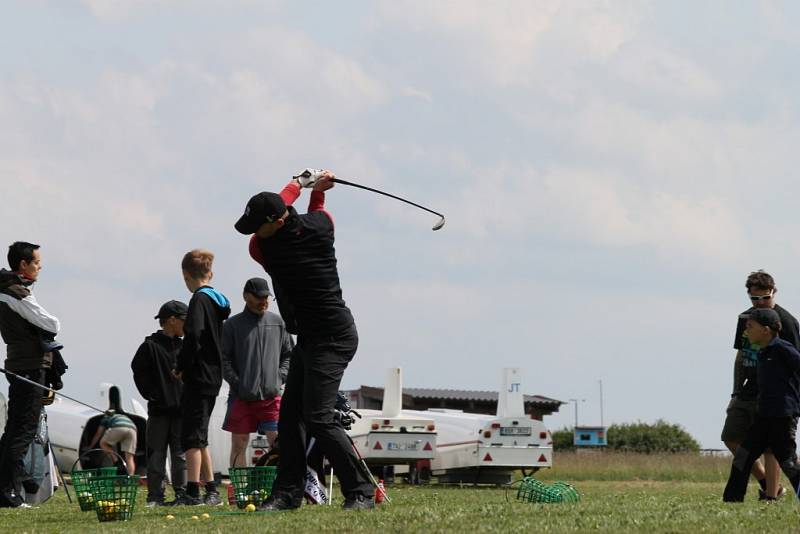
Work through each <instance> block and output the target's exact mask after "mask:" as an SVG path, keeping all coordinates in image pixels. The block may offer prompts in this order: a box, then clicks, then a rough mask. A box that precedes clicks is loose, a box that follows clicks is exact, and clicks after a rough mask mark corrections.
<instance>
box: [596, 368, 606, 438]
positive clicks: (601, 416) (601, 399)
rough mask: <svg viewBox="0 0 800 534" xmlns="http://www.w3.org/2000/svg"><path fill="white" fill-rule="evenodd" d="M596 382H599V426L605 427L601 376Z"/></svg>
mask: <svg viewBox="0 0 800 534" xmlns="http://www.w3.org/2000/svg"><path fill="white" fill-rule="evenodd" d="M598 382H600V426H601V427H603V428H605V427H606V425H604V424H603V379H602V378H601V379H600V380H598Z"/></svg>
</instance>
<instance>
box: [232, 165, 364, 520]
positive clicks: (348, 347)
mask: <svg viewBox="0 0 800 534" xmlns="http://www.w3.org/2000/svg"><path fill="white" fill-rule="evenodd" d="M333 178H334V175H333V174H332V173H330V172H328V171H325V172H323V173H322V174H321V175H320V177H319V179H318V180H317V181H316V182H314V181H312V180H309V179H307V178H304V177H295V179H294V180H292V181H291V182H290V183H289V184H288V185H286V187H284V188H283V191H281V193H280V195H278V194H275V193H259V194H257V195H255V196H253V197H252V198H251V199H250V201H249V202H248V203H247V207H246V208H245V213H244V215H242V217H241V218H240V219H239V220H238V221H237V222H236V224H235V228H236V230H237V231H239V232H240V233H243V234H253V237H252V238H251V239H250V256H251V257H252V258H253V259H254V260H256V261H257V262H258V263H259V264H261V266H263V268H264V270H265V271H266V272H268V273H269V275H270V277H272V286H273V289H274V290H275V297H276V300H277V302H278V306H279V307H280V312H281V316H282V317H283V319H284V321H285V322H286V328H287V329H288V330H289V332H291V333H293V334H297V345H296V346H295V349H294V352H293V353H292V359H291V365H290V367H289V376H288V377H287V379H286V389H285V391H284V394H283V398H282V399H281V412H280V421H279V422H278V431H279V433H280V443H281V455H280V460H279V464H278V476H277V478H276V480H275V484H274V486H273V490H272V495H271V496H270V498H269V499H267V500H266V501H265V502H264V503H262V505H261V509H263V510H286V509H291V508H297V507H299V506H300V504H301V503H302V500H303V489H304V480H305V475H306V456H305V446H306V430H308V432H310V433H311V434H312V435H313V436H314V437H315V438H316V439H317V442H318V443H319V444H320V446H321V447H322V450H324V451H325V453H326V456H327V457H328V459H329V460H330V462H331V464H332V465H333V470H334V471H335V472H336V474H337V476H338V477H339V481H340V483H341V489H342V493H343V494H344V496H345V502H344V506H343V508H345V509H354V510H359V509H365V508H373V507H374V506H375V504H374V501H373V496H374V494H375V489H374V488H373V487H372V485H371V484H370V482H369V481H368V480H367V478H366V477H365V475H364V474H363V473H362V472H361V471H360V466H359V462H358V458H357V457H356V454H355V452H354V451H353V447H352V445H351V443H350V441H349V440H348V437H347V435H346V434H345V431H344V429H343V428H342V427H341V425H339V424H338V423H337V422H336V420H335V418H334V414H335V409H334V408H335V405H336V394H337V392H338V390H339V385H340V383H341V380H342V376H343V375H344V370H345V369H346V368H347V365H348V364H349V363H350V361H351V360H352V359H353V356H354V355H355V353H356V349H357V348H358V332H357V331H356V327H355V322H354V321H353V316H352V314H351V313H350V310H349V309H348V308H347V306H346V305H345V302H344V300H343V299H342V289H341V287H340V285H339V273H338V271H337V268H336V254H335V250H334V247H333V243H334V235H333V219H332V218H331V216H330V214H329V213H328V212H326V211H325V209H324V206H325V191H327V190H329V189H330V188H332V187H333V186H334V182H333V181H332V179H333ZM301 187H313V191H312V192H311V198H310V200H309V205H308V213H306V214H302V215H301V214H299V213H297V211H296V210H295V209H294V207H292V203H294V201H295V200H297V198H298V197H299V196H300V192H301Z"/></svg>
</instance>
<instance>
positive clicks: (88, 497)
mask: <svg viewBox="0 0 800 534" xmlns="http://www.w3.org/2000/svg"><path fill="white" fill-rule="evenodd" d="M116 474H117V468H116V467H101V468H99V469H83V470H81V469H73V470H72V473H70V477H71V479H72V487H73V488H75V494H76V495H77V496H78V505H79V506H80V507H81V512H91V511H92V510H94V502H95V500H94V495H92V490H91V488H90V487H89V480H91V479H92V478H95V477H108V476H114V475H116Z"/></svg>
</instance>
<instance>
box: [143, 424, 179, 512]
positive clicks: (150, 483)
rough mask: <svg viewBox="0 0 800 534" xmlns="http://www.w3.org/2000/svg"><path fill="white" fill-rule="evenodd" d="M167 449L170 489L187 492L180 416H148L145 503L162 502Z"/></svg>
mask: <svg viewBox="0 0 800 534" xmlns="http://www.w3.org/2000/svg"><path fill="white" fill-rule="evenodd" d="M167 448H169V459H170V467H171V469H170V471H171V475H172V487H173V488H174V489H176V490H177V489H185V488H186V454H185V453H184V452H183V448H182V447H181V416H180V415H149V416H148V417H147V500H149V501H160V500H163V499H164V479H165V478H166V476H167Z"/></svg>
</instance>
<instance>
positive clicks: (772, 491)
mask: <svg viewBox="0 0 800 534" xmlns="http://www.w3.org/2000/svg"><path fill="white" fill-rule="evenodd" d="M745 288H746V289H747V296H748V298H749V299H750V303H751V305H752V306H751V307H750V308H749V309H747V310H746V311H745V312H743V313H742V314H741V315H739V320H738V322H737V324H736V336H735V339H734V344H733V346H734V348H735V349H736V351H737V352H736V360H735V362H734V373H733V375H734V378H733V393H732V395H731V400H730V402H729V403H728V408H727V411H726V417H725V425H724V427H723V429H722V441H724V442H725V445H726V446H727V447H728V449H730V451H731V453H733V454H736V449H737V448H738V447H739V444H740V443H741V442H742V441H744V438H745V436H746V435H747V430H748V429H749V428H750V427H751V426H752V424H753V422H754V421H755V418H756V412H757V409H758V406H757V405H758V402H757V399H758V379H757V378H756V366H757V364H758V351H759V350H760V348H761V347H760V346H759V345H758V344H757V343H754V342H753V341H752V340H750V339H749V338H748V337H747V334H746V332H745V324H746V321H747V317H748V315H749V313H750V312H752V311H753V310H755V309H759V308H768V309H772V310H774V311H775V312H777V314H778V317H780V320H781V331H780V334H779V335H780V337H781V339H784V340H786V341H788V342H789V343H791V344H792V345H793V346H794V347H795V348H796V349H798V350H800V329H799V327H798V322H797V319H795V318H794V317H793V316H792V314H791V313H789V312H788V311H787V310H786V309H784V308H782V307H781V306H779V305H778V304H776V302H775V295H776V293H777V292H778V288H777V287H776V285H775V279H774V278H773V277H772V276H771V275H770V274H769V273H766V272H764V271H762V270H759V271H755V272H752V273H750V274H749V275H748V276H747V280H746V282H745ZM752 475H753V476H754V477H755V478H756V480H758V483H759V485H760V486H761V488H760V489H759V498H761V499H766V498H770V497H780V496H782V495H783V494H785V493H786V489H785V488H783V487H782V486H780V484H779V482H780V475H781V473H780V467H779V466H778V462H777V461H775V457H774V456H773V455H772V452H771V451H769V450H767V451H765V453H764V463H763V464H762V463H761V461H760V460H756V462H755V463H754V464H753V471H752Z"/></svg>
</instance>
